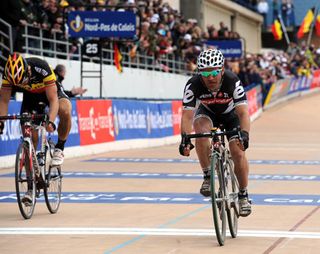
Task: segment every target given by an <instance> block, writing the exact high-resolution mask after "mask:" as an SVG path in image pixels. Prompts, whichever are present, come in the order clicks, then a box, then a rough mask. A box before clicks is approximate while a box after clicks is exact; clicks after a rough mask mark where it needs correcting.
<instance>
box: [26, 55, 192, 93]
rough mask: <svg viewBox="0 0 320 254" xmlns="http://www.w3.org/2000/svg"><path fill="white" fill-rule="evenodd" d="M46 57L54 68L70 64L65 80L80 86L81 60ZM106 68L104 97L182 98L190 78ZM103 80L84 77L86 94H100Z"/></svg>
mask: <svg viewBox="0 0 320 254" xmlns="http://www.w3.org/2000/svg"><path fill="white" fill-rule="evenodd" d="M27 56H28V55H27ZM37 57H39V56H37ZM43 59H45V60H46V61H48V63H49V64H50V65H51V66H52V67H53V68H54V67H55V66H56V65H57V64H63V65H65V66H66V69H67V74H66V78H65V80H64V81H63V85H64V87H65V88H66V89H71V88H72V87H78V86H80V84H81V73H80V61H73V60H63V59H56V58H49V57H43ZM83 64H84V69H85V70H96V71H98V70H99V67H100V66H99V64H96V63H91V62H84V63H83ZM102 70H103V87H102V97H105V98H135V99H136V98H138V99H142V98H143V99H145V98H148V99H181V97H182V93H183V88H184V85H185V84H186V82H187V80H188V79H189V78H190V77H188V76H185V75H177V74H171V73H164V72H159V71H150V70H142V69H134V68H126V67H123V72H122V73H119V72H118V71H117V70H116V67H115V66H111V65H103V66H102ZM86 75H88V74H86ZM95 75H96V74H95ZM99 82H100V81H99V78H86V79H84V80H83V87H84V88H87V89H88V91H87V93H86V94H85V96H92V97H99V95H100V83H99Z"/></svg>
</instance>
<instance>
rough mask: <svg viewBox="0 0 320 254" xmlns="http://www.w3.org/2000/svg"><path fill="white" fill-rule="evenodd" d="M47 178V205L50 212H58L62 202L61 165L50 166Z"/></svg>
mask: <svg viewBox="0 0 320 254" xmlns="http://www.w3.org/2000/svg"><path fill="white" fill-rule="evenodd" d="M45 178H46V180H45V187H44V197H45V200H46V205H47V208H48V210H49V212H50V213H56V212H57V211H58V209H59V206H60V202H61V187H62V175H61V168H60V166H49V170H48V172H46V176H45Z"/></svg>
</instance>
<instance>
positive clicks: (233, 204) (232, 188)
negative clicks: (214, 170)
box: [225, 158, 239, 238]
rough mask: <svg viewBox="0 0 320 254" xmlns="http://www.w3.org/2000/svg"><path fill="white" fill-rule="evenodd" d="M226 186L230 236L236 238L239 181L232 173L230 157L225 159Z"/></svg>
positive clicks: (232, 167) (232, 166) (232, 165)
mask: <svg viewBox="0 0 320 254" xmlns="http://www.w3.org/2000/svg"><path fill="white" fill-rule="evenodd" d="M225 175H226V188H227V189H228V191H227V193H228V195H229V201H228V203H229V205H228V206H227V218H228V225H229V230H230V234H231V237H232V238H236V237H237V234H238V218H239V201H238V192H239V183H238V180H237V177H236V176H235V173H234V164H233V161H231V159H230V158H228V159H227V161H226V169H225Z"/></svg>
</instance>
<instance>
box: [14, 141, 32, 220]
mask: <svg viewBox="0 0 320 254" xmlns="http://www.w3.org/2000/svg"><path fill="white" fill-rule="evenodd" d="M32 165H33V163H32V157H31V156H30V153H29V144H28V143H26V142H23V143H21V144H20V145H19V147H18V150H17V154H16V163H15V185H16V195H17V202H18V206H19V210H20V213H21V215H22V216H23V218H25V219H30V218H31V217H32V215H33V212H34V208H35V205H36V183H35V173H34V170H33V168H32Z"/></svg>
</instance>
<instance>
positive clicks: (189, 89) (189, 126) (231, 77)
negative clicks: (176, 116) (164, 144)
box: [179, 49, 251, 216]
mask: <svg viewBox="0 0 320 254" xmlns="http://www.w3.org/2000/svg"><path fill="white" fill-rule="evenodd" d="M197 67H198V74H196V75H194V76H193V77H192V78H191V79H189V80H188V82H187V84H186V86H185V89H184V96H183V111H182V119H181V133H186V134H190V133H191V132H192V131H193V130H194V131H195V133H203V132H210V130H211V128H212V127H219V126H220V125H221V124H222V125H223V126H224V128H225V129H226V130H233V129H234V128H237V127H238V126H240V128H241V138H242V143H240V142H239V137H238V136H237V135H235V136H230V135H229V136H227V138H228V141H229V148H230V152H231V156H232V159H233V161H234V164H235V173H236V175H237V178H238V181H239V185H240V191H239V194H238V195H239V206H240V215H241V216H248V215H249V214H250V213H251V204H250V201H249V199H248V191H247V186H248V174H249V164H248V161H247V158H246V156H245V150H246V149H247V148H248V147H249V130H250V116H249V111H248V104H247V98H246V93H245V91H244V88H243V86H242V84H241V81H240V80H239V78H238V77H237V75H236V74H234V73H232V72H231V71H228V70H225V68H224V56H223V54H222V53H221V52H220V51H219V50H217V49H208V50H204V51H203V52H201V53H200V54H199V56H198V59H197ZM195 142H196V143H195V147H196V152H197V155H198V158H199V162H200V166H201V168H202V171H203V174H204V181H203V183H202V186H201V189H200V193H201V194H202V195H204V196H206V197H207V196H210V170H209V168H210V159H209V156H208V155H209V154H210V142H209V139H208V138H200V139H196V141H195ZM192 147H193V146H192V144H191V143H187V144H186V143H183V142H181V144H180V146H179V152H180V154H181V155H183V156H189V155H190V150H191V149H192Z"/></svg>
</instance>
